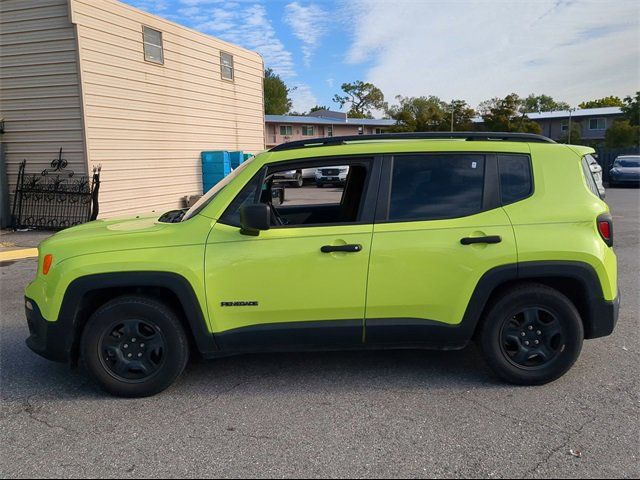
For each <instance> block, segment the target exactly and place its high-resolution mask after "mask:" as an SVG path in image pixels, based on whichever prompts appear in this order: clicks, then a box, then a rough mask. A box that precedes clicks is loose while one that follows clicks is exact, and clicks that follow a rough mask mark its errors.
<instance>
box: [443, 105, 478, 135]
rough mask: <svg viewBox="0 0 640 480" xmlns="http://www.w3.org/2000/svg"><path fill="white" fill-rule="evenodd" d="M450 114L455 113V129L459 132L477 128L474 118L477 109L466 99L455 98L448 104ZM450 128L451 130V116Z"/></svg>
mask: <svg viewBox="0 0 640 480" xmlns="http://www.w3.org/2000/svg"><path fill="white" fill-rule="evenodd" d="M447 111H448V112H449V114H448V116H449V117H451V113H453V130H454V131H458V132H468V131H471V130H473V129H474V128H475V125H474V123H473V119H474V118H475V117H476V111H475V110H474V109H473V108H471V107H470V106H469V105H468V104H467V102H465V101H464V100H453V101H452V102H451V103H449V104H448V105H447ZM449 130H451V118H449Z"/></svg>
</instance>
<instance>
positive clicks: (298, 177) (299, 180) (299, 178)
mask: <svg viewBox="0 0 640 480" xmlns="http://www.w3.org/2000/svg"><path fill="white" fill-rule="evenodd" d="M303 185H304V178H302V173H298V174H296V178H295V180H294V181H293V186H294V187H296V188H301V187H302V186H303Z"/></svg>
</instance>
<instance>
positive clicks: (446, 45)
mask: <svg viewBox="0 0 640 480" xmlns="http://www.w3.org/2000/svg"><path fill="white" fill-rule="evenodd" d="M343 13H344V14H345V15H346V18H347V21H346V22H345V23H352V25H353V43H352V45H351V47H350V48H349V50H348V53H347V57H346V59H347V61H348V62H350V63H353V64H361V63H364V64H366V63H369V64H370V65H371V66H370V67H369V69H368V71H367V78H366V79H364V80H368V81H371V82H373V83H374V84H376V85H377V86H378V87H380V88H381V89H382V90H383V91H384V92H385V94H386V96H387V98H388V99H391V98H393V97H394V96H395V95H397V94H402V95H410V96H416V95H430V94H432V95H437V96H440V97H441V98H442V99H444V100H450V99H452V98H463V99H466V100H468V101H469V102H470V103H472V104H477V103H478V102H480V101H482V100H484V99H487V98H490V97H493V96H504V95H506V94H508V93H511V92H516V93H518V94H521V95H526V94H529V93H532V92H534V93H538V94H539V93H546V94H549V95H552V96H554V97H555V98H556V99H558V100H565V101H568V102H569V103H572V104H574V105H575V104H577V103H579V102H580V101H582V100H585V99H591V98H597V97H601V96H605V95H611V94H613V95H620V96H622V95H627V94H630V93H632V92H635V91H636V90H637V89H638V86H639V85H640V76H639V72H640V64H639V45H640V34H639V32H640V29H639V28H640V24H639V22H640V20H639V19H640V3H638V2H636V1H632V0H617V1H612V0H609V1H594V0H584V1H579V2H577V1H569V0H540V1H536V2H515V1H511V2H500V3H498V2H488V1H478V0H475V1H473V0H468V1H447V2H445V1H442V0H438V1H429V2H412V1H403V0H393V1H389V0H377V1H375V2H370V1H366V0H352V1H351V2H350V3H349V4H348V6H345V7H344V10H343Z"/></svg>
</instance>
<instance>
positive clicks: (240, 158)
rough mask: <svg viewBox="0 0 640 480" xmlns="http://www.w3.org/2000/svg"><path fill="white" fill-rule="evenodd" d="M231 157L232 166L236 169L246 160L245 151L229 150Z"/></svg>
mask: <svg viewBox="0 0 640 480" xmlns="http://www.w3.org/2000/svg"><path fill="white" fill-rule="evenodd" d="M229 158H230V159H231V168H232V169H234V170H235V169H236V168H238V167H239V166H240V164H241V163H242V162H244V153H242V151H238V152H229Z"/></svg>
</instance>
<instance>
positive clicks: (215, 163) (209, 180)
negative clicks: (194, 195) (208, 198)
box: [200, 150, 231, 193]
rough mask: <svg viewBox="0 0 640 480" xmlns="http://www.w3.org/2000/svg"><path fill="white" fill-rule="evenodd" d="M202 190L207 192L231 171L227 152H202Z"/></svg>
mask: <svg viewBox="0 0 640 480" xmlns="http://www.w3.org/2000/svg"><path fill="white" fill-rule="evenodd" d="M200 157H201V159H202V191H203V192H204V193H206V192H208V191H209V190H210V189H211V188H212V187H213V186H214V185H215V184H216V183H218V182H219V181H220V180H222V179H223V178H224V177H226V176H227V175H229V174H230V173H231V157H230V155H229V152H226V151H222V150H220V151H215V152H202V154H201V155H200Z"/></svg>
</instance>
